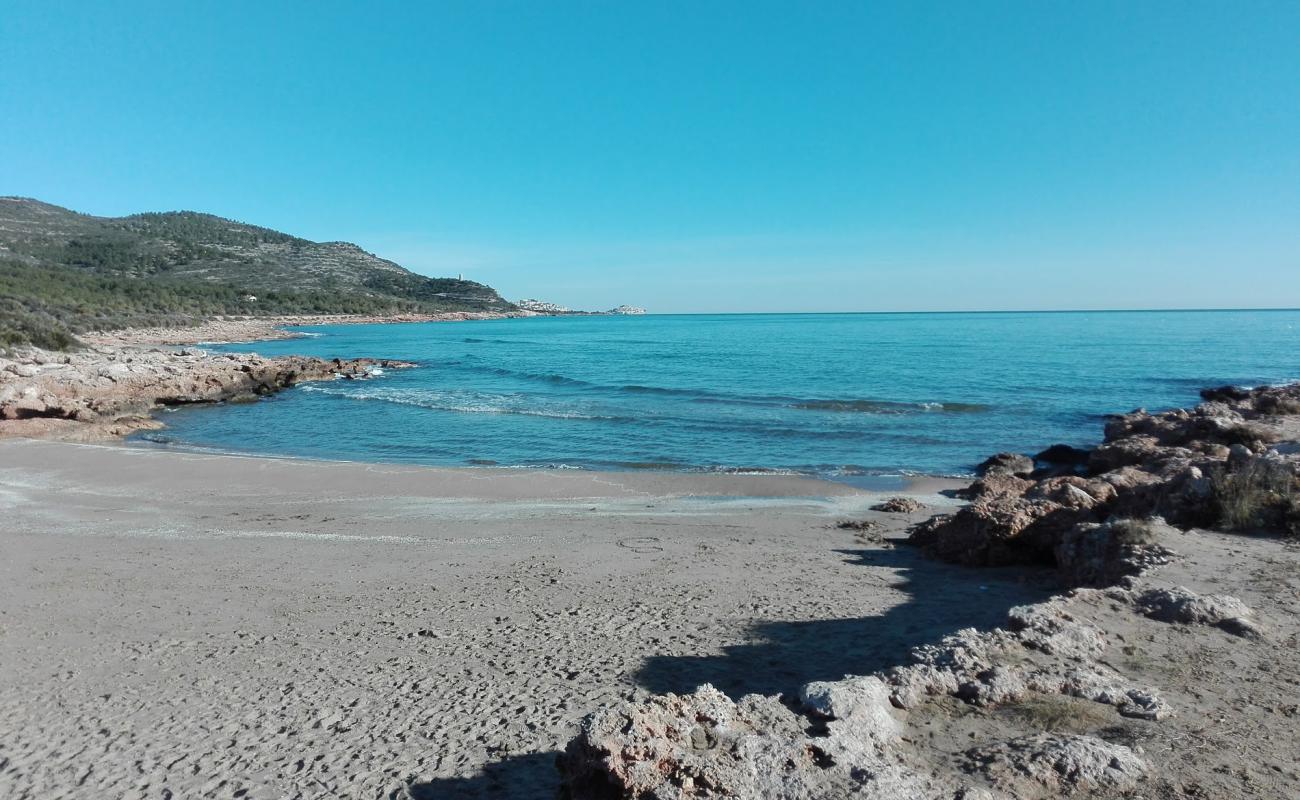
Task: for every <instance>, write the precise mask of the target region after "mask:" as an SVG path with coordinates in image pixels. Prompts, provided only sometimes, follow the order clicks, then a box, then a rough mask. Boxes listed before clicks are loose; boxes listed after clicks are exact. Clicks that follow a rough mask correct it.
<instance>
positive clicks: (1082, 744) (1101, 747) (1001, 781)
mask: <svg viewBox="0 0 1300 800" xmlns="http://www.w3.org/2000/svg"><path fill="white" fill-rule="evenodd" d="M966 757H967V759H968V763H969V768H970V769H971V770H972V771H978V772H980V773H983V775H984V776H985V777H986V778H987V779H988V780H989V781H990V782H991V783H992V784H993V785H994V787H995V788H997V789H999V790H1001V791H1005V792H1009V793H1010V794H1012V796H1014V797H1017V798H1023V799H1024V800H1029V798H1041V797H1061V796H1070V795H1074V794H1078V793H1081V792H1095V791H1106V792H1126V791H1131V790H1133V789H1134V788H1136V787H1137V784H1138V781H1140V780H1141V779H1142V778H1143V777H1144V776H1145V775H1146V773H1147V771H1148V770H1150V768H1151V766H1150V764H1149V763H1148V762H1147V761H1146V760H1145V759H1143V758H1142V757H1140V756H1139V755H1137V754H1136V753H1134V752H1133V750H1131V749H1130V748H1128V747H1125V746H1124V745H1121V744H1113V743H1110V742H1105V741H1102V740H1101V739H1098V738H1096V737H1093V736H1062V735H1056V734H1040V735H1038V736H1029V737H1024V738H1020V739H1014V740H1012V741H1009V742H999V743H998V744H995V745H991V746H988V747H982V748H975V749H973V750H970V751H968V752H967V754H966Z"/></svg>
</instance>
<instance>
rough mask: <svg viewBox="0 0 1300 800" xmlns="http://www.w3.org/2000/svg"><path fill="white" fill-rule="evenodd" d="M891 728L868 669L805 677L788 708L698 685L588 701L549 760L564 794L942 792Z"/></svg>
mask: <svg viewBox="0 0 1300 800" xmlns="http://www.w3.org/2000/svg"><path fill="white" fill-rule="evenodd" d="M900 730H901V725H900V724H899V722H898V721H897V720H896V719H894V717H893V714H892V711H891V707H890V704H889V692H888V690H887V689H886V687H885V686H884V684H883V683H882V682H881V681H879V680H878V679H876V678H858V679H853V680H848V681H841V682H836V683H833V684H832V683H824V684H809V686H807V687H805V690H804V692H803V695H802V697H801V703H800V705H799V706H798V710H792V709H791V708H788V707H787V706H786V705H784V704H782V703H781V702H780V700H779V699H778V698H776V697H762V696H759V695H747V696H745V697H743V698H741V699H740V701H739V702H733V701H731V700H730V699H729V698H728V697H727V696H726V695H724V694H723V693H721V692H719V691H718V690H717V689H714V688H713V687H712V686H708V685H705V686H701V687H700V688H699V689H697V690H696V691H695V693H694V694H690V695H676V694H668V695H663V696H659V697H652V698H650V699H649V700H646V701H644V702H640V703H637V702H630V701H629V702H625V703H621V704H619V705H616V706H613V707H611V708H606V709H602V710H601V711H598V712H597V713H595V714H594V715H592V716H591V717H589V718H588V719H587V720H586V721H585V722H584V724H583V729H582V734H581V735H580V736H579V737H578V738H577V739H574V740H573V742H571V743H570V744H569V746H568V748H567V750H566V751H565V753H564V754H563V755H562V756H561V758H560V766H561V771H562V774H563V776H564V789H565V792H566V794H567V795H568V796H569V797H571V798H574V800H582V799H583V798H627V799H628V800H651V799H652V798H654V799H655V800H657V799H658V798H687V797H745V798H783V799H788V800H815V799H816V798H827V797H844V798H850V797H863V798H866V797H872V798H881V800H888V799H890V798H897V800H905V799H906V800H912V798H920V797H934V796H940V795H939V793H946V794H948V795H951V791H946V792H945V786H944V784H943V782H941V781H938V780H935V779H932V778H929V777H926V776H923V775H920V774H917V773H916V772H915V771H913V770H909V769H907V768H906V766H905V764H904V763H903V761H902V760H901V758H900V757H899V756H898V754H897V753H896V752H894V748H893V745H894V743H895V742H896V740H897V738H898V736H899V733H900Z"/></svg>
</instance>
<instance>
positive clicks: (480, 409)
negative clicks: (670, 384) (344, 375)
mask: <svg viewBox="0 0 1300 800" xmlns="http://www.w3.org/2000/svg"><path fill="white" fill-rule="evenodd" d="M299 388H300V389H301V390H302V391H304V392H316V393H318V394H324V395H327V396H330V397H340V398H343V399H346V400H361V401H374V402H381V403H392V404H394V405H402V406H414V407H416V408H427V409H429V410H430V411H450V412H454V413H460V414H510V415H515V416H521V417H545V418H547V419H572V420H590V421H598V422H621V423H635V422H638V421H639V420H638V419H637V418H636V417H625V416H618V415H609V414H591V413H585V412H582V411H575V410H568V409H556V408H541V407H526V406H520V405H517V404H512V403H511V402H510V399H509V398H505V397H500V396H487V395H481V396H478V397H468V398H467V397H455V396H448V395H445V394H440V393H437V392H425V391H410V390H389V391H377V392H348V391H339V390H336V389H331V388H329V387H325V386H313V385H308V386H302V387H299Z"/></svg>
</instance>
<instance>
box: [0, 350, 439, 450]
mask: <svg viewBox="0 0 1300 800" xmlns="http://www.w3.org/2000/svg"><path fill="white" fill-rule="evenodd" d="M408 366H413V365H411V364H407V363H405V362H398V361H391V360H384V359H369V358H361V359H348V360H340V359H334V360H325V359H320V358H308V357H303V356H281V357H275V358H266V357H262V356H259V355H256V354H252V353H210V352H207V351H204V350H196V349H162V348H144V347H126V346H112V347H110V346H98V347H91V348H87V349H85V350H80V351H76V352H72V353H54V352H49V351H45V350H37V349H26V350H22V351H19V352H16V353H12V354H10V355H9V356H7V357H0V437H4V436H27V437H49V438H56V439H64V440H72V441H100V440H109V439H114V438H119V437H122V436H126V435H128V434H130V433H132V432H134V431H138V430H148V429H156V428H161V427H163V425H162V423H161V422H159V421H158V420H157V419H155V418H154V417H153V416H152V413H153V412H154V411H156V410H158V409H160V408H163V407H167V406H178V405H190V404H195V403H220V402H238V401H243V400H252V399H255V398H257V397H260V396H264V395H268V394H272V393H274V392H277V391H280V390H281V389H285V388H288V387H290V386H293V385H295V384H298V383H302V382H304V381H326V380H363V379H368V378H370V377H372V376H375V375H378V374H382V370H384V369H391V368H401V367H408Z"/></svg>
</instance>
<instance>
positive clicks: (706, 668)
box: [409, 547, 1056, 800]
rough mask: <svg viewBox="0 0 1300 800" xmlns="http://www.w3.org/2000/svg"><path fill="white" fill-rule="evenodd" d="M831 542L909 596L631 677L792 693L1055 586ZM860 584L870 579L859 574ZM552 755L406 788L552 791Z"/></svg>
mask: <svg viewBox="0 0 1300 800" xmlns="http://www.w3.org/2000/svg"><path fill="white" fill-rule="evenodd" d="M836 552H839V553H842V554H844V555H845V556H846V557H847V558H849V559H852V563H856V564H861V565H863V566H868V567H876V568H878V569H882V570H891V571H893V575H892V576H890V577H891V578H893V580H891V581H890V582H888V583H885V584H883V585H884V586H888V587H889V588H892V589H895V590H898V591H902V592H905V593H906V594H907V595H908V598H907V600H906V601H905V602H903V603H901V604H900V605H898V606H895V607H894V608H891V609H889V610H888V611H886V612H885V613H884V614H881V615H879V616H872V617H851V618H846V619H831V620H815V621H793V622H764V623H759V624H756V625H754V626H752V627H751V628H750V630H749V638H750V639H751V640H752V642H751V643H747V644H737V645H732V646H729V647H727V648H725V652H724V654H722V655H715V656H651V657H649V658H647V659H646V661H645V663H644V664H643V665H642V667H641V669H640V670H639V672H638V674H637V681H638V683H639V684H640V685H641V686H643V687H644V688H646V689H648V690H649V691H651V692H655V693H660V692H677V693H679V694H680V693H687V692H692V691H694V690H695V688H696V687H697V686H699V685H700V684H703V683H711V684H713V685H714V686H716V687H718V688H719V689H722V690H723V691H724V692H726V693H727V694H729V695H730V696H731V697H732V698H739V697H740V696H741V695H744V694H749V693H752V692H757V693H760V694H778V693H781V694H786V695H787V696H789V695H792V694H793V693H794V692H795V691H797V690H798V688H799V687H800V686H801V685H803V684H804V683H807V682H809V681H816V680H838V679H839V678H842V677H844V676H845V675H866V674H868V673H871V672H875V671H878V670H883V669H888V668H889V667H892V666H894V665H896V664H906V663H909V660H908V652H909V651H910V650H911V648H913V647H915V646H916V645H920V644H925V643H928V642H937V641H939V639H941V638H942V637H943V636H945V635H947V634H949V633H953V632H954V631H957V630H959V629H961V628H968V627H976V628H992V627H996V626H998V625H1001V624H1002V623H1003V622H1005V621H1006V616H1007V610H1008V609H1010V608H1011V607H1012V606H1017V605H1021V604H1024V603H1033V602H1038V601H1040V600H1043V599H1045V598H1046V597H1047V596H1048V595H1050V594H1051V593H1052V592H1053V591H1055V590H1056V584H1055V575H1054V574H1053V573H1051V572H1048V571H1045V570H1044V571H1036V570H1032V569H1026V568H1021V567H1018V568H1007V569H988V568H981V569H968V568H964V567H958V566H953V565H950V564H943V563H939V562H936V561H932V560H930V559H928V558H926V557H924V556H923V555H921V554H920V553H919V552H917V551H916V550H914V549H912V548H908V547H902V548H894V549H889V548H884V549H872V550H839V551H836ZM815 579H816V578H815V576H810V580H815ZM881 585H882V584H877V585H876V586H877V587H880V586H881ZM874 590H879V589H878V588H877V589H874ZM863 591H873V589H872V588H871V586H869V585H868V584H864V586H863ZM592 710H594V709H592ZM556 755H557V754H556V753H555V752H548V753H535V754H531V755H523V756H513V757H510V758H508V759H506V760H504V761H499V762H496V763H493V764H490V765H488V766H487V767H485V768H484V771H483V773H482V774H480V775H477V776H475V777H473V778H443V779H436V780H432V781H429V782H427V783H420V784H414V785H412V786H410V787H409V792H410V795H409V796H410V798H411V800H451V799H452V798H479V797H482V798H489V797H490V798H504V799H506V800H524V799H525V798H527V800H551V799H552V798H555V797H557V789H556V787H557V785H558V783H559V775H558V773H557V772H556V768H555V758H556Z"/></svg>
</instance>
